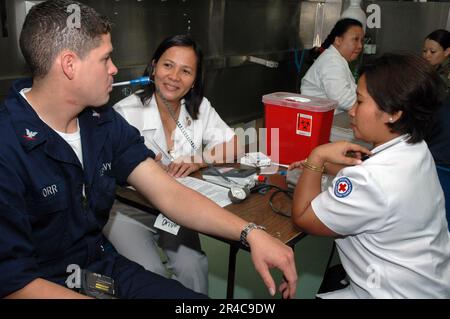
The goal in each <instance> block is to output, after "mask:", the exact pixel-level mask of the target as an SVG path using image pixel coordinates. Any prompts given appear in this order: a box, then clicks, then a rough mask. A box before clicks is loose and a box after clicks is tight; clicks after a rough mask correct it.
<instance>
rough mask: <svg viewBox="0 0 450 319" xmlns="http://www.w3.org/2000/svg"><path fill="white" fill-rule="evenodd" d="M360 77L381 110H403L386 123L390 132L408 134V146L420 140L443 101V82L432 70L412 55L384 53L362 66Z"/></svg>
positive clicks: (422, 60) (419, 58)
mask: <svg viewBox="0 0 450 319" xmlns="http://www.w3.org/2000/svg"><path fill="white" fill-rule="evenodd" d="M360 74H361V76H363V75H364V76H365V78H366V83H367V91H368V93H369V94H370V96H371V97H372V98H373V99H374V101H375V103H377V105H378V107H379V108H380V109H381V110H382V111H384V112H386V113H388V114H394V113H396V112H398V111H402V115H401V117H400V118H399V119H398V120H397V121H396V122H394V123H388V124H386V125H387V126H388V127H389V128H390V129H391V132H396V133H400V134H409V135H410V137H409V139H408V143H411V144H413V143H418V142H420V141H422V140H423V139H424V137H425V136H426V135H427V133H428V131H429V129H430V128H431V125H432V123H433V119H434V115H435V113H436V111H437V109H438V108H439V107H440V105H441V103H442V102H443V100H444V98H445V84H444V81H443V80H442V79H441V77H440V76H439V75H438V73H437V72H436V71H435V70H434V68H433V67H432V66H431V65H430V64H429V63H427V61H426V60H425V59H423V58H421V57H418V56H416V55H413V54H392V53H387V54H384V55H383V56H381V57H379V58H377V59H375V60H374V61H372V62H371V63H369V64H366V65H364V66H363V67H362V69H361V71H360Z"/></svg>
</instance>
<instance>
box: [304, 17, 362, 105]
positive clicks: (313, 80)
mask: <svg viewBox="0 0 450 319" xmlns="http://www.w3.org/2000/svg"><path fill="white" fill-rule="evenodd" d="M363 39H364V31H363V26H362V24H361V22H359V21H358V20H354V19H349V18H346V19H342V20H339V21H338V22H337V23H336V25H335V26H334V27H333V29H332V30H331V32H330V34H329V35H328V37H327V38H326V40H325V42H324V43H323V44H322V48H324V49H326V50H325V51H324V52H323V53H322V54H321V55H320V56H319V57H318V58H317V59H316V61H315V62H314V64H313V65H312V66H311V67H310V68H309V70H308V72H306V74H305V76H304V77H303V79H302V83H301V88H300V91H301V94H303V95H309V96H314V97H321V98H326V99H332V100H335V101H337V102H338V109H337V113H339V112H341V111H347V110H348V109H350V108H351V107H352V106H353V104H355V102H356V93H355V92H356V84H355V78H354V77H353V75H352V72H351V71H350V67H349V65H348V63H349V62H352V61H354V60H356V59H357V58H358V56H359V54H360V53H361V51H362V48H363Z"/></svg>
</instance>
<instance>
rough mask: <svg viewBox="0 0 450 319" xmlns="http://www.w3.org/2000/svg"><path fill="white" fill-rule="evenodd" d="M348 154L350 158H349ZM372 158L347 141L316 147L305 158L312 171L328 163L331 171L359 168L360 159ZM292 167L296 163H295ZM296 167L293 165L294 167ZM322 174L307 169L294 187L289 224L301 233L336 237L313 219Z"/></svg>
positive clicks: (360, 147)
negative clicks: (313, 204) (352, 166)
mask: <svg viewBox="0 0 450 319" xmlns="http://www.w3.org/2000/svg"><path fill="white" fill-rule="evenodd" d="M349 153H351V154H352V155H353V157H349ZM362 154H371V153H370V151H369V150H368V149H367V148H365V147H363V146H360V145H358V144H353V143H349V142H346V141H342V142H335V143H330V144H324V145H320V146H318V147H316V148H315V149H314V150H313V151H312V152H311V154H310V155H309V156H308V163H309V164H310V165H312V166H313V167H317V168H323V167H324V165H325V164H327V163H329V166H330V167H335V168H337V167H339V166H341V165H343V166H350V165H358V164H361V163H362V161H361V155H362ZM294 164H295V163H294ZM296 165H297V164H295V165H293V167H294V166H296ZM327 166H328V165H327ZM321 180H322V173H321V172H320V171H315V170H311V169H309V168H307V167H305V168H304V169H303V173H302V175H301V176H300V179H299V181H298V183H297V186H296V188H295V193H294V200H293V205H292V221H293V223H294V224H295V225H296V226H297V227H299V228H301V229H302V230H304V231H306V232H308V233H310V234H315V235H322V236H332V237H336V236H337V235H336V234H335V233H334V232H332V231H331V230H330V229H329V228H327V227H326V226H325V225H324V224H323V223H322V222H321V221H320V220H319V219H318V218H317V217H316V215H315V213H314V210H313V209H312V206H311V202H312V201H313V200H314V198H316V197H317V196H318V195H319V194H320V193H321Z"/></svg>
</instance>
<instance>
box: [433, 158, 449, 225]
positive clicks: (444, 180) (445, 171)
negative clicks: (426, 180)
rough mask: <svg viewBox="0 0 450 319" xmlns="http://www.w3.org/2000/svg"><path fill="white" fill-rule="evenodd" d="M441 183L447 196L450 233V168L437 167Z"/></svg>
mask: <svg viewBox="0 0 450 319" xmlns="http://www.w3.org/2000/svg"><path fill="white" fill-rule="evenodd" d="M436 168H437V173H438V176H439V181H440V182H441V186H442V189H443V190H444V196H445V211H446V214H447V222H448V230H449V231H450V168H447V167H445V166H442V165H436Z"/></svg>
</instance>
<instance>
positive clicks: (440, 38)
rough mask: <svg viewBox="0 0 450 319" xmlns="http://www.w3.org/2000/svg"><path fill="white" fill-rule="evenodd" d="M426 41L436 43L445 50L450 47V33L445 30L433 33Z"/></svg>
mask: <svg viewBox="0 0 450 319" xmlns="http://www.w3.org/2000/svg"><path fill="white" fill-rule="evenodd" d="M425 39H429V40H433V41H436V42H437V43H439V45H440V46H441V47H442V48H443V49H444V50H446V49H448V47H450V32H448V31H447V30H444V29H438V30H435V31H433V32H431V33H430V34H429V35H428V36H427V37H426V38H425Z"/></svg>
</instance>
